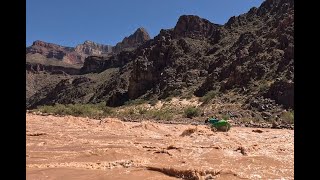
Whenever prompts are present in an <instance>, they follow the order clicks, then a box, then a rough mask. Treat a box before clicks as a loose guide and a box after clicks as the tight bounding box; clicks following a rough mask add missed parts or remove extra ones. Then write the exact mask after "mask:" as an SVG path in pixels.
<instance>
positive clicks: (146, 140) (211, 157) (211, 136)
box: [26, 113, 294, 180]
mask: <svg viewBox="0 0 320 180" xmlns="http://www.w3.org/2000/svg"><path fill="white" fill-rule="evenodd" d="M26 122H27V124H26V125H27V129H26V131H27V134H26V142H27V146H26V149H27V152H26V159H27V160H26V168H27V174H26V176H27V180H42V179H46V180H63V179H66V180H68V179H77V180H93V179H94V180H109V179H110V180H115V179H119V180H127V179H130V180H142V179H145V180H170V179H195V180H196V179H199V180H200V179H203V180H205V179H294V145H293V141H294V139H293V138H294V137H293V136H294V131H293V130H287V129H258V128H242V127H232V128H231V130H230V131H229V132H212V131H211V130H210V129H209V128H208V127H207V126H205V125H198V126H195V125H179V124H160V123H152V122H148V121H142V122H122V121H120V120H118V119H115V118H106V119H103V120H102V121H100V120H93V119H89V118H80V117H71V116H66V117H55V116H39V115H33V114H29V113H28V114H27V120H26Z"/></svg>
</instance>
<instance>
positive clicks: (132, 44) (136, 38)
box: [113, 27, 150, 53]
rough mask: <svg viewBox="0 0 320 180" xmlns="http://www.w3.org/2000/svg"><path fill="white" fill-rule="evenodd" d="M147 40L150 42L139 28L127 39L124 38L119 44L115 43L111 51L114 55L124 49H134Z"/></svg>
mask: <svg viewBox="0 0 320 180" xmlns="http://www.w3.org/2000/svg"><path fill="white" fill-rule="evenodd" d="M148 40H150V35H149V33H148V32H147V31H146V30H145V29H144V28H143V27H139V28H138V29H137V30H136V31H135V32H134V33H133V34H131V35H130V36H129V37H125V38H124V39H123V40H122V41H121V42H120V43H117V45H116V46H115V47H114V49H113V50H114V52H115V53H119V52H120V51H122V50H124V49H132V48H136V47H138V46H139V45H141V44H143V43H144V42H146V41H148Z"/></svg>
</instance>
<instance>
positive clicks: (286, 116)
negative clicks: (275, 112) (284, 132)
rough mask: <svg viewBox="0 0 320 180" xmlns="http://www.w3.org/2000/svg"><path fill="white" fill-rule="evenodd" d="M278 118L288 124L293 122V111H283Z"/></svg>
mask: <svg viewBox="0 0 320 180" xmlns="http://www.w3.org/2000/svg"><path fill="white" fill-rule="evenodd" d="M280 118H281V119H282V120H283V121H284V122H286V123H288V124H294V111H292V110H289V111H286V112H283V113H282V114H281V115H280Z"/></svg>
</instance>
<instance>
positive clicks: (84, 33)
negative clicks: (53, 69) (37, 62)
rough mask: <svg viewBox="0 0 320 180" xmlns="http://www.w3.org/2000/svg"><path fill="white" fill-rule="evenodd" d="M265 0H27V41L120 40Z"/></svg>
mask: <svg viewBox="0 0 320 180" xmlns="http://www.w3.org/2000/svg"><path fill="white" fill-rule="evenodd" d="M262 2H263V0H26V3H27V9H26V11H27V14H26V22H27V27H26V33H27V34H26V36H27V39H26V45H27V46H29V45H31V44H32V42H33V41H35V40H43V41H46V42H51V43H56V44H60V45H63V46H76V45H77V44H80V43H83V42H84V41H85V40H91V41H94V42H97V43H102V44H109V45H115V44H116V43H117V42H119V41H121V40H122V39H123V38H124V37H125V36H128V35H130V34H132V33H133V32H134V31H135V30H136V29H137V28H138V27H144V28H145V29H146V30H147V31H148V32H149V34H150V36H151V37H154V36H155V35H157V34H158V33H159V32H160V29H169V28H173V27H174V26H175V24H176V22H177V20H178V18H179V16H181V15H184V14H188V15H190V14H192V15H198V16H200V17H202V18H205V19H208V20H209V21H211V22H213V23H217V24H224V23H226V22H227V21H228V19H229V18H230V17H231V16H234V15H235V16H237V15H240V14H243V13H245V12H247V11H248V10H249V9H250V8H251V7H254V6H255V7H259V6H260V4H261V3H262Z"/></svg>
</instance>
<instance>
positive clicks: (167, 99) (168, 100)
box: [164, 96, 172, 102]
mask: <svg viewBox="0 0 320 180" xmlns="http://www.w3.org/2000/svg"><path fill="white" fill-rule="evenodd" d="M171 100H172V96H169V97H167V98H165V99H164V101H165V102H170V101H171Z"/></svg>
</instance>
